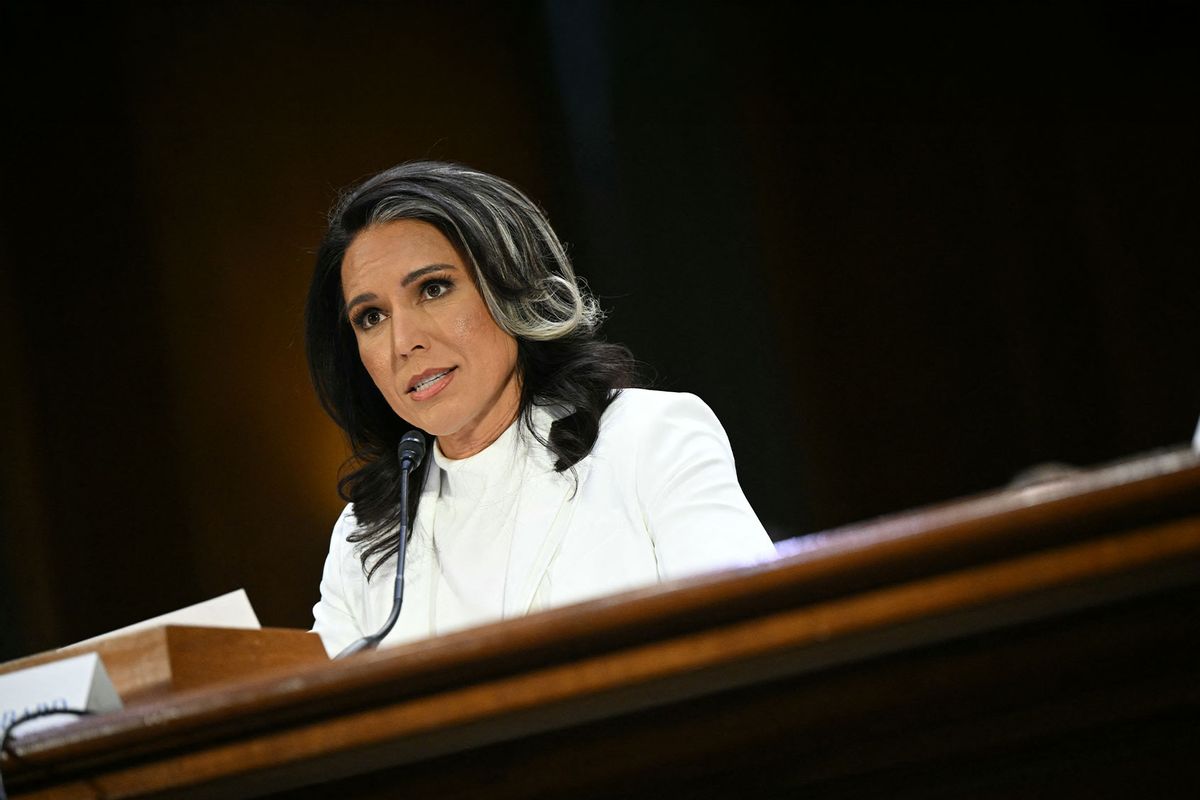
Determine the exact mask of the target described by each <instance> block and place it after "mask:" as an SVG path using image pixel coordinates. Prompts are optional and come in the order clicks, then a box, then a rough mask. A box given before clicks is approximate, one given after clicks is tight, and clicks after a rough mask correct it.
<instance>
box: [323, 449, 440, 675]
mask: <svg viewBox="0 0 1200 800" xmlns="http://www.w3.org/2000/svg"><path fill="white" fill-rule="evenodd" d="M396 454H397V455H398V456H399V457H400V542H399V544H398V546H397V548H396V590H395V593H394V594H393V597H394V598H395V599H394V601H393V602H392V611H391V613H390V614H388V618H387V621H386V622H384V623H383V627H382V628H380V629H379V631H378V632H377V633H373V634H371V635H370V636H364V637H363V638H361V639H359V640H358V641H356V642H353V643H351V644H350V645H349V646H348V647H346V649H344V650H342V652H340V653H338V654H337V655H336V656H334V660H335V661H336V660H338V659H339V658H346V657H347V656H352V655H354V654H355V653H360V652H362V651H363V650H374V649H375V648H376V647H378V646H379V643H380V642H382V641H383V637H385V636H387V635H388V634H389V633H391V632H392V628H393V627H395V625H396V620H398V619H400V606H401V605H402V604H403V603H404V554H405V552H406V551H407V549H408V528H409V519H408V476H409V473H411V472H412V471H413V470H414V469H416V468H417V467H419V466H421V462H422V461H423V460H424V459H425V437H424V436H422V435H421V433H420V431H415V430H413V431H409V432H408V433H406V434H404V435H403V436H401V437H400V444H399V446H398V447H397V448H396Z"/></svg>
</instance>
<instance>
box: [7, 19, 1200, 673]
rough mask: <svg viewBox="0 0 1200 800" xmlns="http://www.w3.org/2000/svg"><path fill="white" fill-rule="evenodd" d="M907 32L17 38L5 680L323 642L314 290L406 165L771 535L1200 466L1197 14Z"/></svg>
mask: <svg viewBox="0 0 1200 800" xmlns="http://www.w3.org/2000/svg"><path fill="white" fill-rule="evenodd" d="M908 5H909V4H903V6H901V5H900V4H897V7H896V8H891V9H889V10H884V9H880V8H876V7H875V6H873V5H868V4H854V3H851V4H841V5H839V6H838V10H837V11H819V10H798V9H796V8H793V7H791V5H790V4H789V5H784V4H779V5H775V4H765V3H712V4H705V3H666V2H659V3H649V2H645V3H642V2H638V3H603V2H570V1H565V2H553V1H550V2H544V3H532V2H529V3H485V2H480V3H444V2H436V3H435V2H429V3H382V2H379V3H376V2H342V3H338V4H331V3H323V2H322V3H318V2H309V3H305V2H295V3H266V2H258V3H253V2H249V3H247V2H205V3H199V2H197V3H132V4H131V3H105V4H96V5H93V6H91V7H90V8H85V9H81V10H78V11H74V12H71V13H70V14H67V13H58V12H52V11H45V10H36V9H35V8H33V7H32V6H27V5H26V4H22V3H12V2H8V3H5V4H4V5H3V18H2V19H0V29H2V30H3V31H4V32H5V39H6V44H5V47H4V56H3V57H4V64H3V70H4V71H3V74H4V76H5V77H4V86H5V92H4V113H3V116H4V119H5V120H6V122H5V125H4V147H3V150H4V158H3V173H2V176H0V177H2V191H3V198H2V199H3V206H2V208H0V213H2V217H0V259H2V264H3V270H2V272H0V357H2V359H3V360H2V362H0V363H2V364H3V372H2V375H3V378H2V380H3V391H0V423H2V425H3V436H2V438H0V447H2V453H0V489H2V491H3V494H2V495H0V497H2V501H3V505H2V507H0V512H2V516H0V536H2V539H0V559H2V560H0V581H2V588H3V591H2V593H0V597H3V601H2V602H3V606H2V612H3V613H2V616H0V659H3V658H8V657H13V656H17V655H21V654H24V653H29V652H34V651H37V650H41V649H45V648H48V647H51V646H57V645H62V644H67V643H69V642H71V641H74V640H76V639H79V638H82V637H85V636H88V635H92V634H96V633H100V632H102V631H105V630H109V629H112V628H115V627H118V626H121V625H124V624H127V623H130V622H134V621H136V620H139V619H142V618H144V617H148V616H151V615H154V614H158V613H162V612H165V611H169V610H172V609H174V608H177V607H179V606H183V605H187V604H190V603H193V602H197V601H199V600H202V599H206V598H208V597H211V596H214V595H216V594H219V593H221V592H224V591H228V590H230V589H233V588H237V587H239V586H244V587H245V588H246V589H247V590H248V591H249V593H250V597H251V599H252V601H253V603H254V605H255V607H256V609H257V610H258V612H259V616H260V618H261V619H262V621H263V623H264V624H267V625H277V626H306V625H308V624H309V623H310V622H311V616H310V608H311V606H312V604H313V603H314V602H315V601H316V599H317V581H318V577H319V573H320V568H321V563H322V559H323V557H324V553H325V550H326V547H327V544H328V535H329V530H330V526H331V525H332V523H333V520H334V518H335V516H336V514H337V513H338V511H339V509H340V506H341V504H340V501H339V500H338V499H337V497H336V494H335V479H336V473H337V469H338V466H339V464H340V462H341V461H342V459H343V458H344V457H345V455H346V451H345V448H344V446H343V444H342V442H341V440H340V437H339V434H338V432H337V431H336V429H334V427H333V426H332V425H331V423H329V422H328V421H327V420H325V419H324V418H323V417H322V416H321V414H320V412H319V410H318V408H317V405H316V403H315V401H314V400H313V398H312V395H311V390H310V389H309V387H308V383H307V375H306V370H305V365H304V356H303V346H302V341H301V311H302V307H303V297H304V293H305V290H306V284H307V279H308V274H309V270H310V267H311V261H312V252H313V250H314V248H315V246H316V243H317V242H318V240H319V237H320V235H321V231H322V225H323V216H324V214H325V212H326V210H327V208H328V206H329V204H330V203H331V201H332V200H333V198H334V195H335V192H336V190H337V189H338V188H339V187H342V186H344V185H346V184H348V183H350V182H352V181H354V180H356V179H358V178H360V177H363V176H365V175H366V174H369V173H371V172H373V171H376V170H378V169H381V168H384V167H387V166H390V165H392V164H394V163H397V162H400V161H403V160H407V159H413V158H423V157H433V158H440V159H448V160H457V161H463V162H466V163H469V164H472V165H474V166H477V167H479V168H482V169H485V170H488V171H491V172H495V173H497V174H499V175H501V176H504V177H506V178H508V179H510V180H512V181H514V182H515V183H517V184H518V185H520V186H522V187H523V188H524V189H526V190H527V191H528V192H529V193H530V194H531V195H532V196H533V197H535V198H536V199H538V200H539V201H540V202H541V203H542V204H543V205H544V206H545V207H546V208H547V209H548V211H549V213H550V216H551V219H552V221H553V222H554V223H555V225H556V227H557V229H558V231H559V233H560V234H561V235H562V237H563V238H564V239H565V240H567V241H568V242H569V243H570V245H571V248H572V252H573V254H574V257H575V259H576V263H577V267H578V269H579V271H580V272H581V274H583V275H584V276H586V277H587V279H588V281H589V282H590V285H591V286H592V288H593V290H594V291H595V292H596V293H597V294H599V295H600V296H601V297H602V298H603V302H604V305H605V306H606V308H608V309H610V310H611V312H612V313H611V318H610V322H609V326H608V334H609V336H610V338H612V339H614V340H619V341H623V342H625V343H627V344H629V345H630V346H631V347H632V348H633V350H634V352H635V353H636V354H637V355H638V356H639V357H640V358H641V359H642V360H643V361H645V362H646V364H647V365H648V367H649V373H650V375H651V376H652V377H653V379H654V382H655V385H657V386H658V387H660V388H667V389H676V390H686V391H692V392H695V393H697V394H699V395H700V396H702V397H703V398H704V399H705V400H706V401H707V402H708V403H709V404H710V405H711V406H713V408H714V409H715V410H716V411H717V413H718V415H719V416H720V417H721V419H722V420H723V421H724V423H725V425H726V427H727V429H728V431H729V434H730V437H731V439H732V442H733V446H734V450H735V452H736V454H737V457H738V464H739V473H740V476H741V480H742V484H743V486H744V487H745V489H746V492H747V494H748V495H749V497H750V499H751V502H752V503H753V504H754V505H755V507H756V509H757V510H758V512H759V514H760V516H761V517H762V519H763V521H764V523H765V524H766V525H767V526H768V528H769V529H770V530H771V531H772V533H773V535H775V536H776V538H785V537H788V536H794V535H798V534H801V533H804V532H808V531H813V530H819V529H823V528H827V527H830V526H834V525H838V524H842V523H846V522H850V521H854V520H859V519H863V518H867V517H871V516H873V515H877V514H881V513H886V512H891V511H898V510H901V509H905V508H909V507H913V506H916V505H920V504H926V503H930V502H936V501H939V500H944V499H947V498H952V497H955V496H959V495H963V494H967V493H973V492H978V491H982V490H987V489H990V488H994V487H997V486H1000V485H1003V484H1004V483H1006V482H1007V481H1009V480H1011V479H1012V477H1013V476H1014V475H1015V474H1016V473H1018V472H1019V471H1021V470H1023V469H1025V468H1027V467H1029V466H1031V465H1034V464H1037V463H1040V462H1045V461H1051V460H1055V461H1064V462H1068V463H1073V464H1094V463H1098V462H1103V461H1109V460H1113V459H1116V458H1120V457H1124V456H1127V455H1131V454H1134V453H1138V452H1142V451H1145V450H1148V449H1152V448H1157V447H1162V446H1167V445H1176V444H1181V443H1183V442H1185V441H1186V440H1188V439H1189V438H1190V436H1191V432H1192V430H1193V429H1194V427H1195V425H1196V420H1197V416H1198V415H1200V369H1197V357H1196V352H1197V345H1198V344H1200V341H1198V340H1200V336H1198V335H1197V330H1196V324H1195V318H1196V315H1195V308H1196V301H1197V297H1198V296H1200V270H1198V269H1197V256H1198V255H1200V248H1198V235H1197V224H1196V220H1197V218H1198V211H1200V203H1198V201H1197V187H1198V186H1200V183H1198V178H1200V169H1198V166H1200V165H1198V163H1197V142H1200V137H1197V124H1196V122H1197V113H1196V110H1195V109H1196V107H1197V106H1196V102H1195V101H1196V98H1195V90H1194V87H1195V76H1196V75H1197V74H1198V72H1200V71H1198V70H1197V63H1196V61H1197V50H1198V48H1197V47H1196V41H1197V33H1198V26H1197V14H1196V11H1195V10H1194V7H1193V5H1192V4H1191V3H1182V2H1180V3H1165V2H1159V3H1143V4H1136V5H1134V4H1128V5H1104V4H1095V3H1079V4H1075V5H1071V4H1058V5H1048V4H1029V5H1021V4H1011V3H1004V4H1000V3H983V4H959V5H957V6H947V7H945V8H942V9H938V10H932V9H930V8H928V7H924V8H922V9H921V10H914V9H913V8H910V7H907V6H908Z"/></svg>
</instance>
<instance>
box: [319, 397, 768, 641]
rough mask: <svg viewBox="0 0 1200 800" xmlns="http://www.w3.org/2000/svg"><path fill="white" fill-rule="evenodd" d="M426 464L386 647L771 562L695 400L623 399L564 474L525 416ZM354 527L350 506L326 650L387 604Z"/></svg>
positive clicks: (324, 609)
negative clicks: (461, 452)
mask: <svg viewBox="0 0 1200 800" xmlns="http://www.w3.org/2000/svg"><path fill="white" fill-rule="evenodd" d="M561 414H562V412H561V411H555V410H554V409H549V408H542V407H536V408H534V410H533V423H534V425H535V427H536V428H537V430H538V432H539V433H540V434H542V435H543V436H545V435H548V433H549V431H550V426H551V425H552V424H553V422H554V420H555V419H556V418H557V417H558V416H561ZM433 457H434V462H435V463H434V464H431V465H430V469H429V470H428V473H427V476H426V481H425V485H424V487H423V488H422V490H421V500H420V505H419V507H418V511H417V519H416V520H415V522H414V524H413V533H412V539H411V540H410V542H409V546H408V555H407V558H406V563H405V570H404V579H405V595H404V605H403V607H402V609H401V613H400V618H399V620H398V621H397V623H396V627H395V628H393V629H392V632H391V633H390V634H389V635H388V636H387V638H386V639H385V640H384V644H385V645H393V644H399V643H402V642H407V641H412V640H414V639H420V638H424V637H427V636H430V635H434V634H439V633H445V632H447V631H450V630H454V629H458V628H462V627H466V626H472V625H476V624H480V623H483V622H488V621H495V620H498V619H504V618H507V617H514V616H521V615H524V614H528V613H530V612H533V611H538V610H541V609H546V608H551V607H556V606H561V605H566V604H569V603H575V602H580V601H584V600H590V599H593V598H596V597H600V596H604V595H608V594H612V593H614V592H620V591H624V590H628V589H633V588H638V587H642V586H646V585H647V584H653V583H656V582H660V581H664V580H670V579H674V578H681V577H686V576H690V575H695V574H697V573H701V572H707V571H712V570H717V569H724V568H729V567H736V566H742V565H749V564H754V563H757V562H761V561H765V560H769V559H771V558H773V557H774V555H775V549H774V546H773V545H772V544H771V540H770V538H769V537H768V536H767V533H766V531H765V530H764V529H763V527H762V524H761V523H759V521H758V518H757V517H756V516H755V514H754V511H753V510H752V509H751V508H750V505H749V503H748V502H747V501H746V497H745V495H744V494H743V492H742V490H741V487H740V486H739V485H738V482H737V474H736V471H735V469H734V463H733V453H732V451H731V450H730V447H729V440H728V438H727V437H726V435H725V431H724V429H723V428H722V427H721V424H720V423H719V422H718V421H717V418H716V416H715V415H714V414H713V413H712V410H711V409H709V408H708V406H706V405H705V404H704V403H703V402H702V401H701V400H700V399H699V398H697V397H695V396H693V395H689V394H675V393H671V392H656V391H649V390H644V389H626V390H624V391H623V392H622V393H621V395H620V396H619V397H618V398H617V399H616V400H614V401H613V402H612V404H610V405H609V407H608V408H607V409H606V410H605V412H604V415H603V417H602V418H601V421H600V435H599V438H598V439H597V441H596V445H595V447H594V448H593V449H592V452H591V453H590V454H589V455H588V456H587V457H585V458H583V459H582V460H580V462H579V463H578V464H576V465H575V467H574V468H573V469H571V470H567V471H566V472H563V473H559V472H556V471H555V470H554V456H553V454H552V453H550V452H549V451H548V450H547V449H546V448H545V447H544V446H542V445H541V444H538V443H537V442H536V440H534V439H533V437H532V436H531V434H530V433H529V431H528V430H526V429H525V427H524V424H523V423H522V422H520V421H518V422H517V423H515V424H514V425H513V426H512V427H510V428H509V429H508V430H507V431H506V432H505V433H504V434H503V435H502V436H501V437H500V439H497V440H496V442H493V443H492V445H491V446H490V447H488V448H487V449H486V450H484V451H483V452H481V453H478V454H476V455H475V456H472V457H470V458H467V459H461V460H457V461H455V460H451V459H446V458H445V457H444V456H442V455H440V454H439V453H438V452H437V450H436V449H435V451H434V456H433ZM435 467H436V468H435ZM444 484H445V486H444ZM356 526H357V523H356V522H355V519H354V509H353V507H352V506H347V508H346V510H345V511H343V512H342V515H341V517H340V518H339V519H338V522H337V525H335V526H334V530H333V536H332V538H331V541H330V549H329V557H328V558H327V559H326V562H325V571H324V576H323V578H322V580H321V600H320V602H318V603H317V605H316V606H315V607H314V609H313V614H314V616H315V618H316V622H315V625H314V627H313V629H314V630H315V631H317V632H318V633H320V634H321V637H322V640H323V641H324V643H325V647H326V649H327V650H328V651H329V652H330V653H331V654H334V653H337V652H338V651H340V650H341V649H342V648H344V647H345V646H346V645H348V644H349V643H351V642H353V641H355V640H356V639H358V638H360V637H362V636H364V635H367V634H371V633H374V632H376V631H377V630H379V628H380V627H382V625H383V622H384V621H385V620H386V619H387V616H388V612H389V611H390V610H391V607H392V589H393V585H394V582H395V574H396V572H395V560H394V559H388V561H387V562H385V563H383V564H382V565H380V567H379V569H378V570H376V572H375V575H374V577H373V578H372V579H371V580H370V581H367V580H366V577H365V576H364V574H363V568H362V563H361V561H360V559H359V556H358V553H357V552H356V551H355V547H354V545H352V544H350V543H348V542H347V541H346V537H347V536H348V535H350V534H351V533H353V531H354V529H355V527H356Z"/></svg>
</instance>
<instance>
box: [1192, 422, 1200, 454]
mask: <svg viewBox="0 0 1200 800" xmlns="http://www.w3.org/2000/svg"><path fill="white" fill-rule="evenodd" d="M1192 449H1193V450H1195V451H1196V452H1197V453H1200V422H1197V423H1196V435H1195V436H1193V437H1192Z"/></svg>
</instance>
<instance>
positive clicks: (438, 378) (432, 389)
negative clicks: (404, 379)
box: [408, 367, 458, 400]
mask: <svg viewBox="0 0 1200 800" xmlns="http://www.w3.org/2000/svg"><path fill="white" fill-rule="evenodd" d="M457 369H458V367H449V368H447V369H430V370H426V371H425V372H422V373H421V374H420V375H418V376H416V377H415V378H413V382H412V386H411V387H409V390H408V395H409V397H411V398H412V399H413V400H428V399H429V398H431V397H433V396H434V395H435V394H437V393H438V392H440V391H442V389H445V388H446V387H447V386H449V385H450V381H452V380H454V371H455V370H457Z"/></svg>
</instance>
